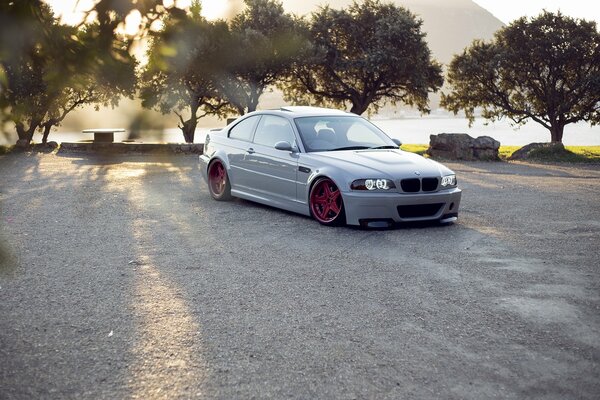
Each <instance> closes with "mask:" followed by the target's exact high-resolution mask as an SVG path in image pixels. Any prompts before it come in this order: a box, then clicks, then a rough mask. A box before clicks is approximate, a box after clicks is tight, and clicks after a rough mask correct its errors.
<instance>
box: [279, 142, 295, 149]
mask: <svg viewBox="0 0 600 400" xmlns="http://www.w3.org/2000/svg"><path fill="white" fill-rule="evenodd" d="M275 150H281V151H294V147H293V146H292V144H291V143H290V142H284V141H283V142H277V143H275Z"/></svg>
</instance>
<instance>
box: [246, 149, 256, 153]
mask: <svg viewBox="0 0 600 400" xmlns="http://www.w3.org/2000/svg"><path fill="white" fill-rule="evenodd" d="M246 153H248V154H254V149H253V148H252V147H250V148H249V149H248V150H246Z"/></svg>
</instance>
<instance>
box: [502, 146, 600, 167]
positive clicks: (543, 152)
mask: <svg viewBox="0 0 600 400" xmlns="http://www.w3.org/2000/svg"><path fill="white" fill-rule="evenodd" d="M520 148H521V146H500V150H499V152H500V158H502V159H503V160H506V159H508V158H509V157H510V156H511V155H512V153H514V152H515V151H517V150H518V149H520ZM530 158H531V159H532V160H536V161H544V162H567V163H600V146H565V151H556V150H551V149H539V150H536V151H535V152H534V153H533V154H531V156H530Z"/></svg>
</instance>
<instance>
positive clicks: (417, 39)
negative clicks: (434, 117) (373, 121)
mask: <svg viewBox="0 0 600 400" xmlns="http://www.w3.org/2000/svg"><path fill="white" fill-rule="evenodd" d="M421 25H422V22H421V21H420V20H417V18H416V17H415V16H414V15H413V14H411V13H410V12H409V11H408V10H406V9H404V8H402V7H396V6H394V5H393V4H387V3H381V2H380V1H379V0H365V1H364V2H362V3H358V2H356V1H355V2H354V3H353V4H352V5H351V6H350V7H349V8H348V9H344V10H334V9H331V8H329V7H323V8H320V9H319V10H318V11H317V12H316V13H314V14H313V15H312V21H311V25H310V37H311V39H312V42H313V46H314V47H313V51H312V54H311V57H307V59H306V62H305V63H304V64H303V65H300V66H298V68H296V70H295V71H294V73H293V74H292V75H291V77H290V79H289V82H286V84H285V85H282V89H283V90H284V94H285V96H286V99H287V100H288V101H292V102H294V103H297V104H309V103H311V102H314V103H316V104H319V105H332V106H338V107H344V106H345V105H346V104H347V103H350V104H352V109H351V111H352V112H354V113H357V114H362V113H363V112H365V111H367V110H369V111H377V109H378V107H379V106H380V105H381V104H383V103H385V102H390V103H391V104H396V103H397V102H402V103H405V104H409V105H412V106H416V107H417V108H418V109H419V110H421V111H423V112H427V111H428V108H427V104H428V93H429V92H435V91H437V90H438V89H439V88H440V87H441V85H442V83H443V78H442V74H441V66H440V65H439V64H438V63H437V62H435V61H433V60H432V59H431V52H430V51H429V48H428V47H427V44H426V43H425V40H424V36H425V35H424V34H423V33H422V32H421Z"/></svg>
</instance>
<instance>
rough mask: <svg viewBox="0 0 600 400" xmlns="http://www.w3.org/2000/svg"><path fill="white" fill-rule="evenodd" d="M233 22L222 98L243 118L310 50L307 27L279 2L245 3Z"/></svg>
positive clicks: (221, 81)
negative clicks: (305, 30) (306, 32)
mask: <svg viewBox="0 0 600 400" xmlns="http://www.w3.org/2000/svg"><path fill="white" fill-rule="evenodd" d="M245 3H246V8H245V9H244V11H242V12H241V13H240V14H238V15H237V16H236V17H235V18H234V19H233V21H232V22H231V35H232V40H231V42H230V48H229V49H228V50H229V52H230V54H231V56H232V57H230V59H229V62H228V65H227V66H226V68H225V70H224V74H223V75H222V76H221V77H219V79H218V81H219V86H220V89H221V92H222V93H223V95H224V96H225V97H226V98H227V100H228V101H229V102H230V103H231V104H232V105H233V106H234V107H235V108H236V109H237V111H238V113H239V114H241V115H243V114H245V113H246V112H250V111H254V110H255V109H256V106H257V105H258V101H259V98H260V96H261V95H262V94H263V93H264V91H265V89H266V88H268V87H269V86H272V85H274V84H275V83H277V82H279V81H280V80H281V79H282V78H283V77H284V76H285V75H287V74H289V73H290V71H291V68H292V66H293V65H295V64H297V63H301V62H303V60H304V59H305V57H306V54H307V50H308V48H309V45H310V43H309V41H308V39H307V38H306V35H305V34H304V32H303V30H304V23H303V22H302V21H301V20H299V19H297V18H295V17H293V16H292V15H290V14H286V13H285V11H284V9H283V6H282V4H281V2H279V1H276V0H245Z"/></svg>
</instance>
